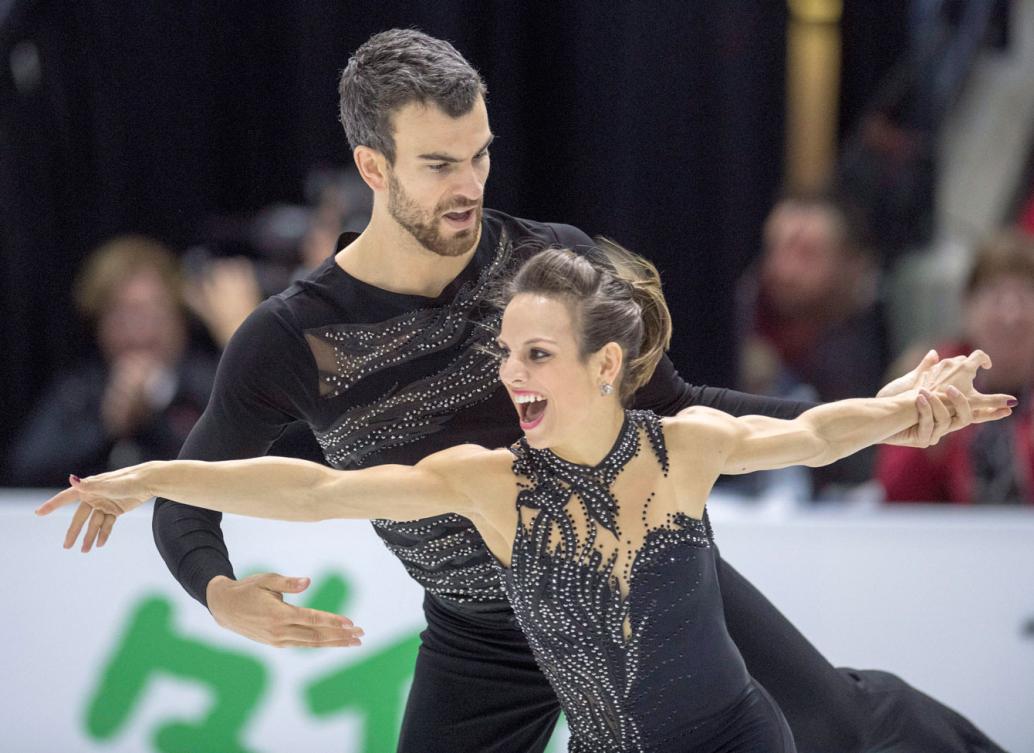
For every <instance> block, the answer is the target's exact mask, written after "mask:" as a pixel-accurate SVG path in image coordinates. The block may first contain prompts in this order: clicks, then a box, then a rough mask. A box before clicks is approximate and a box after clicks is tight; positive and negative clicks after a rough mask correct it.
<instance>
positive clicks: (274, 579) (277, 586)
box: [259, 573, 311, 594]
mask: <svg viewBox="0 0 1034 753" xmlns="http://www.w3.org/2000/svg"><path fill="white" fill-rule="evenodd" d="M310 582H311V581H310V579H309V578H289V577H287V576H286V575H277V574H276V573H267V574H266V575H263V576H262V577H261V578H259V585H261V586H262V587H263V588H268V589H269V590H270V591H276V592H277V593H282V594H296V593H301V592H302V591H304V590H305V589H306V588H308V587H309V583H310Z"/></svg>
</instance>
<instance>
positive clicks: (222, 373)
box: [152, 298, 316, 606]
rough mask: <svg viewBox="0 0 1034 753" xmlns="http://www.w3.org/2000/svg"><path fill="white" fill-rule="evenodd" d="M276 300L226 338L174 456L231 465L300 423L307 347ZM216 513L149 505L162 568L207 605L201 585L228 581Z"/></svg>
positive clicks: (166, 503)
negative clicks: (204, 400)
mask: <svg viewBox="0 0 1034 753" xmlns="http://www.w3.org/2000/svg"><path fill="white" fill-rule="evenodd" d="M277 306H278V304H277V299H275V298H274V299H270V300H269V301H267V302H266V303H264V304H262V305H261V306H260V307H259V308H258V309H256V311H255V312H254V313H252V315H251V316H250V317H249V318H248V319H247V320H246V321H245V323H244V324H243V325H241V327H240V329H239V330H238V331H237V333H236V334H235V335H234V337H233V338H232V339H231V340H230V343H229V344H228V345H227V348H226V351H225V352H224V353H223V357H222V359H221V360H220V363H219V369H218V372H217V374H216V380H215V387H214V389H213V392H212V397H211V399H210V400H209V402H208V406H207V408H206V409H205V412H204V414H203V415H202V416H201V418H200V420H199V421H198V422H197V424H196V425H195V426H194V428H193V430H192V431H191V433H190V435H189V436H188V437H187V440H186V442H184V444H183V449H182V450H181V452H180V454H179V457H180V458H181V459H189V460H235V459H239V458H247V457H256V456H260V455H264V454H266V452H267V451H268V450H269V447H270V446H271V445H272V444H273V442H275V441H276V440H277V439H278V438H279V437H280V436H281V434H283V432H284V429H285V427H286V426H287V425H288V424H290V423H291V422H292V421H295V420H297V419H298V418H301V410H300V409H299V408H298V404H297V400H296V399H295V400H292V399H291V398H290V397H289V396H295V398H297V396H299V395H303V394H305V392H306V390H307V389H310V388H311V387H310V385H314V384H315V379H316V377H315V367H314V366H313V364H312V358H311V355H310V354H309V351H308V349H307V348H306V347H305V346H304V344H303V343H302V342H301V340H300V338H299V337H298V336H297V335H296V334H295V333H294V332H293V331H292V330H291V328H290V327H289V326H288V325H287V324H286V323H285V322H284V319H283V317H282V312H280V311H278V310H277ZM221 521H222V515H221V514H220V513H217V512H211V511H209V510H203V509H201V508H197V507H191V506H189V505H182V504H179V503H176V502H173V501H171V500H167V499H158V500H157V501H156V502H155V505H154V514H153V518H152V531H153V533H154V540H155V544H156V545H157V547H158V551H159V552H160V553H161V556H162V558H163V559H164V560H165V564H166V565H167V566H168V568H169V570H170V572H171V573H172V574H173V576H174V577H175V578H176V580H178V581H179V582H180V584H181V585H182V586H183V588H184V589H185V590H186V591H187V592H188V593H189V594H190V595H191V596H193V597H194V598H195V599H197V600H198V601H200V602H201V603H202V604H205V605H206V606H207V601H206V596H205V592H206V590H207V586H208V582H209V581H210V580H211V579H212V578H214V577H215V576H217V575H225V576H228V577H233V566H232V564H231V562H230V557H229V552H228V549H227V546H226V543H225V541H224V540H223V533H222V528H221Z"/></svg>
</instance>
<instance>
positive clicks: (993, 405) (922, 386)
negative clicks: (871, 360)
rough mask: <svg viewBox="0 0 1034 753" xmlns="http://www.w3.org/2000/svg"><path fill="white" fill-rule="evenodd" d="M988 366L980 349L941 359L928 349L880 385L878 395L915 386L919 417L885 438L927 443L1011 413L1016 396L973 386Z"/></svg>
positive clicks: (904, 443)
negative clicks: (916, 361) (915, 362)
mask: <svg viewBox="0 0 1034 753" xmlns="http://www.w3.org/2000/svg"><path fill="white" fill-rule="evenodd" d="M982 368H984V369H989V368H991V359H990V358H989V357H988V355H987V354H986V353H984V352H983V351H981V350H976V351H973V352H972V353H971V354H969V355H968V356H955V357H954V358H946V359H944V360H941V359H940V357H939V356H938V355H937V351H935V350H931V351H930V352H928V353H927V354H926V355H925V356H923V359H922V360H921V361H920V362H919V365H918V366H916V368H914V369H912V371H910V372H908V373H907V374H904V375H903V376H900V377H898V378H897V379H895V380H893V381H892V382H890V383H889V384H887V385H886V386H884V387H883V389H881V390H880V391H879V392H878V393H876V396H877V397H892V396H894V395H899V394H901V393H902V392H907V391H909V390H913V389H918V390H919V396H918V397H917V398H916V408H917V409H918V411H919V420H918V422H917V423H916V424H914V425H913V426H911V427H909V428H908V429H905V430H904V431H902V432H899V433H898V434H895V435H894V436H893V437H891V438H890V439H888V440H887V444H894V445H899V446H902V447H930V446H931V445H935V444H937V443H938V442H939V441H940V440H941V438H942V437H943V436H944V435H945V434H948V433H950V432H953V431H956V430H958V429H961V428H963V427H965V426H969V425H970V424H971V423H983V422H985V421H997V420H998V419H1000V418H1005V417H1006V416H1008V415H1009V414H1010V413H1012V407H1013V406H1014V405H1016V398H1014V397H1012V396H1011V395H984V394H983V393H980V392H978V391H977V390H976V389H975V388H974V387H973V380H974V378H975V377H976V374H977V371H978V370H979V369H982Z"/></svg>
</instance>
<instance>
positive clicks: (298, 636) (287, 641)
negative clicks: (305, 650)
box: [272, 625, 363, 648]
mask: <svg viewBox="0 0 1034 753" xmlns="http://www.w3.org/2000/svg"><path fill="white" fill-rule="evenodd" d="M362 636H363V631H362V629H361V628H357V627H350V628H342V627H337V628H326V627H325V628H311V627H305V626H302V625H287V626H284V627H281V628H277V629H275V630H274V631H273V635H272V639H273V640H272V643H273V645H274V646H309V647H313V648H319V647H325V646H358V645H360V640H359V639H360V638H361V637H362Z"/></svg>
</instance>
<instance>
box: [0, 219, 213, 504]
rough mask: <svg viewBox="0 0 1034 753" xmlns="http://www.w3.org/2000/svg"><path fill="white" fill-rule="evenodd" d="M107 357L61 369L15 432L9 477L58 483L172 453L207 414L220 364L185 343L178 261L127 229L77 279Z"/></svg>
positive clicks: (82, 307) (78, 297)
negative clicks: (64, 371) (72, 476)
mask: <svg viewBox="0 0 1034 753" xmlns="http://www.w3.org/2000/svg"><path fill="white" fill-rule="evenodd" d="M75 302H76V305H77V307H78V309H79V311H80V313H81V314H82V316H83V317H84V318H85V319H86V320H87V321H88V322H89V324H90V325H91V327H92V328H93V331H94V335H95V338H96V345H97V349H98V351H99V358H94V359H91V360H89V361H88V362H86V363H84V364H83V365H81V366H80V367H79V368H77V369H75V370H74V371H72V372H71V373H69V374H63V375H59V376H57V377H56V378H55V380H54V382H53V383H52V384H51V385H50V386H49V388H48V389H47V390H46V391H45V392H44V394H43V397H42V398H41V399H40V401H39V402H38V404H37V405H36V406H35V408H34V409H33V411H32V413H31V414H30V417H29V420H28V422H27V423H26V425H25V427H24V428H23V430H22V433H21V435H20V436H19V437H18V438H17V439H16V441H15V444H14V447H13V451H12V453H11V459H10V468H9V469H8V471H9V475H8V478H9V479H10V481H11V482H12V483H15V484H22V485H47V486H53V485H59V484H62V483H64V482H65V480H66V478H67V474H68V473H69V472H74V473H77V474H80V475H87V474H92V473H99V472H102V471H105V470H110V469H114V468H119V467H123V466H126V465H131V464H133V463H138V462H141V461H143V460H149V459H163V458H173V457H175V456H176V454H177V453H178V452H179V448H180V445H181V444H182V443H183V440H184V439H185V438H186V436H187V434H188V433H189V432H190V429H191V428H192V427H193V425H194V422H195V421H196V420H197V419H198V417H199V416H200V415H201V412H202V411H203V410H204V407H205V404H206V402H207V401H208V395H209V392H210V391H211V387H212V381H213V378H214V375H215V365H214V362H213V361H212V360H211V359H209V358H207V357H203V356H199V355H195V354H192V353H189V352H188V350H187V323H186V319H185V313H184V310H183V306H182V301H181V296H180V274H179V266H178V263H177V261H176V258H175V257H174V256H173V254H172V253H171V252H170V251H169V250H168V249H167V248H166V247H165V246H163V245H162V244H161V243H159V242H157V241H155V240H152V239H150V238H145V237H142V236H123V237H119V238H115V239H114V240H112V241H110V242H108V243H107V244H105V245H103V246H102V247H101V248H99V249H97V250H96V251H95V252H94V253H93V254H92V255H91V256H90V257H89V259H88V260H87V261H86V264H85V265H84V267H83V269H82V270H81V272H80V274H79V277H78V279H77V281H76V284H75Z"/></svg>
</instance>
